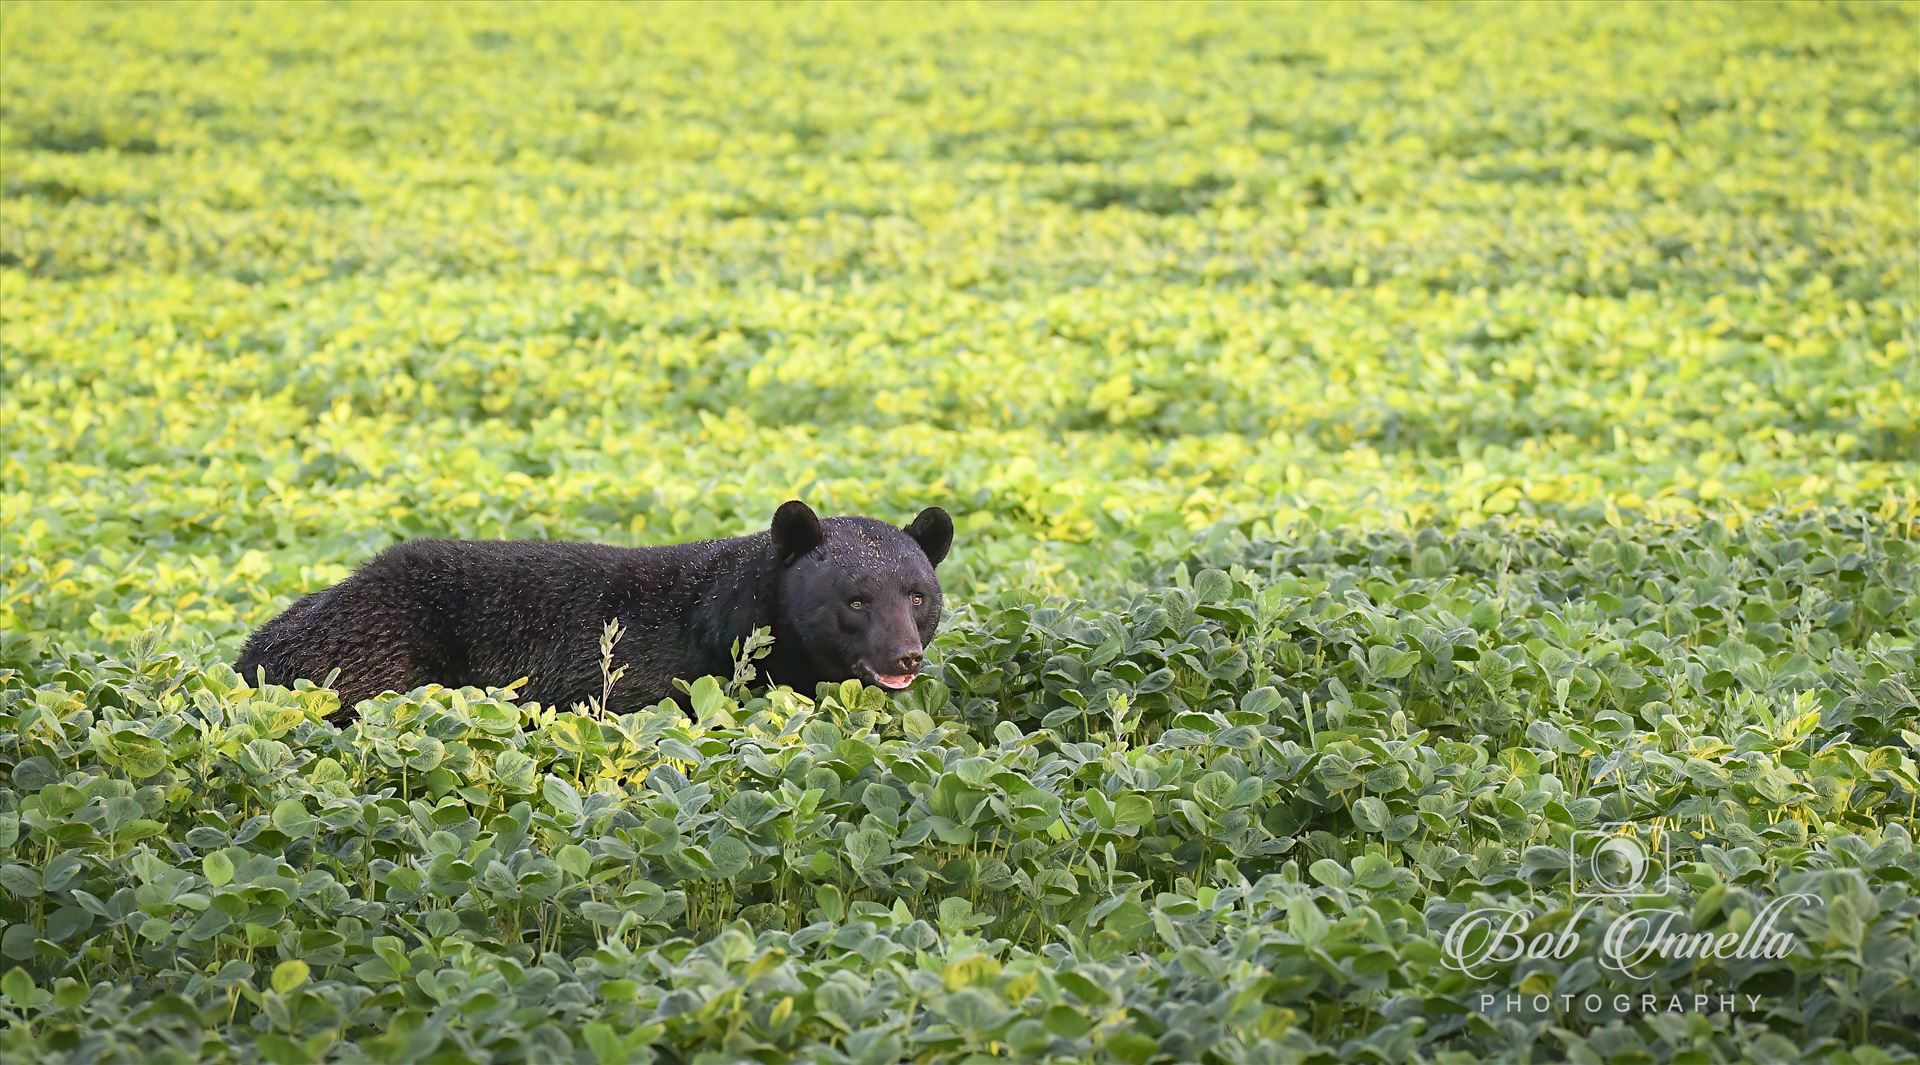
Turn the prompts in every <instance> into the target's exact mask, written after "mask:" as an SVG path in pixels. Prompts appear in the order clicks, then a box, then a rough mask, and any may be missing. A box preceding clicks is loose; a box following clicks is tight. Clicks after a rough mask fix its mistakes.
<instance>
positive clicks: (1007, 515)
mask: <svg viewBox="0 0 1920 1065" xmlns="http://www.w3.org/2000/svg"><path fill="white" fill-rule="evenodd" d="M3 10H4V16H3V17H4V52H3V54H0V60H3V61H4V89H3V90H0V153H3V157H4V170H5V174H4V186H5V188H4V191H5V204H4V213H3V214H0V264H3V265H0V298H3V299H4V323H3V325H0V343H3V345H4V369H5V385H6V395H5V401H4V402H5V408H4V410H5V421H6V443H5V460H4V461H5V492H4V497H0V516H4V519H5V538H4V543H3V545H4V548H5V560H4V563H3V564H0V576H3V577H4V581H5V584H4V588H3V589H0V624H4V626H5V628H6V629H7V630H8V631H21V630H30V631H42V632H45V631H57V632H63V633H66V634H69V636H70V637H71V638H73V639H81V640H91V639H103V640H112V639H119V638H124V637H125V636H127V635H129V634H131V633H132V632H135V631H138V630H140V629H142V628H145V627H147V626H150V625H153V624H156V623H159V622H163V621H178V622H182V623H184V624H185V625H186V626H187V627H188V629H189V630H190V631H202V632H205V633H208V634H212V635H214V636H216V637H219V638H222V639H226V640H231V639H233V638H235V637H237V636H238V635H239V634H240V633H241V632H242V631H243V630H244V629H245V628H246V627H247V626H248V625H249V624H252V623H257V622H258V621H260V620H262V619H263V618H264V617H265V616H266V614H267V613H269V612H270V602H271V601H275V600H279V599H283V598H284V597H286V596H288V595H291V594H292V593H294V592H297V591H300V590H302V589H305V588H310V587H312V586H315V585H317V584H320V583H324V582H326V581H328V580H330V579H334V578H337V577H339V576H340V575H342V574H343V573H344V572H345V571H346V569H347V568H348V567H349V566H351V565H352V564H354V563H356V562H357V561H359V560H360V559H362V558H363V557H365V556H366V555H367V554H368V553H370V552H371V551H373V550H374V549H376V548H377V547H378V546H380V545H383V544H385V543H387V542H389V541H391V540H393V539H396V538H401V537H408V536H415V535H421V534H445V535H460V536H475V537H485V536H556V537H558V536H566V537H591V538H602V539H607V540H612V541H617V542H622V543H645V542H660V541H671V540H677V539H685V538H691V537H697V536H708V535H718V534H732V533H735V532H739V531H743V530H747V529H750V528H756V527H759V526H760V525H761V524H762V523H764V521H765V520H766V518H767V515H768V514H769V513H770V512H771V510H772V508H773V506H774V505H775V504H777V503H778V502H779V501H780V500H781V499H784V498H786V497H788V496H790V495H804V496H806V497H807V498H808V499H810V500H811V501H813V502H814V503H815V504H816V505H817V506H819V507H820V508H821V509H822V510H824V511H826V512H840V513H844V512H854V511H860V512H872V513H876V514H882V515H897V516H900V517H905V516H907V515H909V514H910V513H912V512H913V510H915V509H916V508H918V507H919V506H922V505H924V504H928V503H941V504H944V505H946V506H947V507H949V508H950V509H952V510H953V511H954V512H955V513H957V514H959V515H960V516H961V517H960V521H961V529H962V534H961V535H962V539H961V544H962V550H961V551H960V552H959V553H958V554H957V555H956V565H955V572H954V575H953V576H952V577H950V578H949V582H950V584H954V585H957V586H958V588H959V589H960V590H963V591H964V590H965V589H966V588H969V587H973V586H976V585H978V584H979V583H980V582H986V583H988V584H1000V583H1004V582H1007V581H1010V580H1016V579H1036V578H1037V579H1041V580H1046V581H1053V582H1072V581H1074V580H1076V579H1077V578H1078V577H1079V576H1081V575H1082V574H1083V573H1084V572H1085V571H1086V569H1087V567H1089V566H1091V565H1096V564H1098V563H1099V562H1100V561H1101V560H1109V559H1113V558H1116V557H1124V556H1127V555H1131V554H1137V553H1142V552H1144V553H1156V552H1162V553H1164V551H1165V550H1167V549H1169V548H1170V547H1174V548H1177V547H1178V546H1179V544H1180V543H1181V542H1182V540H1183V538H1185V537H1186V536H1187V535H1188V534H1189V532H1190V531H1191V530H1194V529H1197V528H1200V527H1202V526H1206V525H1209V524H1212V523H1215V522H1220V521H1232V522H1236V523H1239V524H1241V525H1243V526H1245V527H1248V528H1257V527H1260V526H1262V525H1263V524H1265V525H1269V526H1270V525H1271V524H1272V523H1277V522H1278V523H1283V522H1286V521H1290V520H1294V519H1296V518H1299V517H1301V516H1302V515H1311V516H1312V517H1313V518H1314V519H1316V520H1318V521H1320V522H1322V523H1325V524H1334V523H1355V524H1360V525H1383V524H1401V523H1439V524H1442V525H1451V524H1456V523H1466V524H1473V523H1477V522H1479V521H1482V520H1484V519H1485V518H1487V517H1488V516H1491V515H1500V514H1517V515H1520V516H1540V515H1548V514H1554V513H1560V512H1566V511H1577V510H1583V509H1584V510H1595V511H1598V510H1603V509H1605V508H1608V507H1612V508H1614V510H1615V511H1616V512H1618V513H1621V514H1623V515H1626V519H1625V520H1631V519H1632V516H1633V515H1635V514H1636V513H1639V514H1649V515H1655V516H1680V517H1685V516H1687V515H1689V514H1691V513H1694V512H1696V511H1707V512H1715V513H1729V514H1737V513H1739V512H1741V511H1743V510H1746V509H1751V508H1761V507H1772V506H1782V505H1784V506H1789V507H1791V506H1799V505H1805V504H1843V505H1860V506H1864V507H1867V508H1869V509H1873V510H1878V511H1885V512H1888V513H1907V514H1910V513H1911V510H1912V507H1913V505H1914V502H1913V501H1914V498H1915V496H1914V488H1913V483H1914V480H1915V473H1916V466H1915V464H1914V458H1915V455H1916V453H1920V430H1916V424H1920V401H1917V400H1916V398H1915V376H1916V371H1915V363H1916V347H1917V342H1916V332H1915V330H1916V314H1917V312H1916V307H1917V306H1920V303H1917V301H1916V293H1915V274H1914V268H1915V264H1914V249H1915V247H1916V239H1917V238H1920V223H1916V217H1915V215H1916V212H1915V203H1914V190H1915V188H1916V183H1920V163H1917V162H1916V159H1917V158H1920V152H1916V141H1915V134H1914V130H1915V129H1920V101H1917V97H1916V88H1915V45H1914V42H1915V40H1916V34H1917V33H1920V26H1917V25H1916V19H1915V16H1914V9H1913V8H1912V7H1902V6H1899V5H1884V6H1871V5H1848V6H1813V5H1783V6H1763V5H1739V6H1716V7H1702V6H1691V5H1689V6H1672V7H1654V6H1648V5H1635V6H1620V7H1605V6H1599V5H1577V6H1572V7H1562V6H1554V7H1531V6H1524V7H1522V6H1507V5H1501V6H1498V7H1488V6H1482V7H1472V8H1458V7H1417V8H1412V7H1402V6H1399V5H1391V6H1388V5H1383V6H1378V7H1340V8H1328V9H1309V8H1304V7H1288V6H1260V7H1256V6H1231V5H1215V6H1206V7H1202V6H1198V5H1189V4H1181V5H1166V6H1147V5H1129V6H1124V7H1078V6H1074V7H1047V6H1040V7H1025V6H1022V7H1012V6H993V7H978V6H922V5H912V6H907V5H900V6H893V7H861V6H851V5H832V6H821V7H812V6H781V7H763V6H757V5H756V6H744V5H742V6H734V5H717V4H716V5H706V4H701V5H689V6H666V7H654V6H648V7H622V8H615V7H611V6H604V5H589V4H575V5H551V6H542V7H537V8H536V7H530V6H529V7H522V6H508V5H502V6H488V7H472V6H461V5H446V4H422V5H417V6H411V5H398V4H381V5H377V6H365V7H357V6H337V5H326V6H321V5H298V6H286V7H275V6H255V5H242V4H219V5H211V4H210V5H198V6H191V7H188V6H177V5H165V6H131V7H129V6H118V5H115V6H98V7H96V6H74V5H67V4H57V5H56V4H17V5H8V6H6V7H5V8H4V9H3ZM1089 545H1091V546H1089ZM1029 560H1032V561H1033V563H1034V565H1033V566H1029V565H1028V564H1027V563H1028V561H1029ZM88 627H91V628H92V629H93V630H97V631H95V632H94V633H93V634H92V635H82V633H83V632H84V631H85V630H86V629H87V628H88Z"/></svg>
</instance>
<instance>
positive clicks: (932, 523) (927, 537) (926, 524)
mask: <svg viewBox="0 0 1920 1065" xmlns="http://www.w3.org/2000/svg"><path fill="white" fill-rule="evenodd" d="M907 535H908V536H911V537H913V542H914V543H917V544H919V545H920V550H922V551H925V552H926V553H927V561H928V562H931V563H933V564H934V565H936V566H938V565H939V564H940V560H941V559H943V558H945V557H947V548H949V547H952V546H953V519H952V518H950V517H948V516H947V512H946V511H944V510H941V509H940V508H939V507H928V508H927V509H925V510H923V511H921V512H920V516H919V517H917V518H915V519H913V521H912V523H910V524H909V525H908V526H907Z"/></svg>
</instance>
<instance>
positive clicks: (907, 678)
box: [873, 673, 913, 691]
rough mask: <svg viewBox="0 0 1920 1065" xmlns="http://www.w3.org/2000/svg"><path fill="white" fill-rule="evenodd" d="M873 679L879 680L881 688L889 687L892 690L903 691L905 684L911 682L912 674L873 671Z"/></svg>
mask: <svg viewBox="0 0 1920 1065" xmlns="http://www.w3.org/2000/svg"><path fill="white" fill-rule="evenodd" d="M873 679H874V680H877V681H879V682H880V686H881V687H882V688H891V689H893V690H894V691H905V690H906V688H907V686H908V685H910V684H912V683H913V674H911V673H875V674H874V675H873Z"/></svg>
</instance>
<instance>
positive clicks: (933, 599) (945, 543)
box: [772, 499, 953, 691]
mask: <svg viewBox="0 0 1920 1065" xmlns="http://www.w3.org/2000/svg"><path fill="white" fill-rule="evenodd" d="M772 532H773V544H774V550H775V552H776V553H777V555H778V564H779V565H780V567H781V568H780V576H779V590H778V593H777V596H776V603H777V623H776V626H775V629H774V632H775V638H776V650H782V649H781V648H779V647H778V642H779V641H793V642H795V643H797V644H799V647H798V648H797V649H796V648H787V649H784V650H785V653H786V654H788V655H795V656H796V657H803V658H804V660H805V661H806V663H807V665H808V667H809V668H810V669H811V671H812V672H813V673H814V674H815V675H816V676H817V677H818V678H819V679H821V680H827V681H837V680H853V679H859V680H863V681H866V682H867V683H869V684H877V685H879V686H880V687H882V688H886V689H889V690H891V691H900V690H901V689H904V688H906V687H907V686H908V685H910V684H912V683H913V678H914V676H915V675H916V674H918V673H919V672H920V667H921V666H923V665H925V664H926V648H927V643H928V641H930V640H932V639H933V633H934V630H935V629H937V628H939V626H940V610H941V605H942V603H941V599H940V580H939V578H937V577H935V576H934V573H933V568H934V567H935V566H937V565H939V564H940V560H941V559H943V558H945V557H946V556H947V548H948V547H950V546H952V544H953V519H952V518H950V517H948V516H947V512H946V511H944V510H941V509H940V508H939V507H928V508H927V509H925V510H923V511H921V512H920V516H919V517H917V518H914V519H913V521H912V522H910V523H908V525H907V526H906V528H904V529H902V528H896V527H895V526H892V525H889V524H887V523H886V522H884V521H878V520H876V519H873V518H827V519H825V520H822V519H821V518H820V517H819V516H817V515H816V514H814V512H813V508H811V507H809V506H807V505H806V504H805V503H802V502H800V501H799V500H797V499H793V500H788V501H787V502H785V503H782V504H781V505H780V509H779V510H778V511H777V512H775V513H774V515H773V530H772Z"/></svg>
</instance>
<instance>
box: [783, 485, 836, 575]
mask: <svg viewBox="0 0 1920 1065" xmlns="http://www.w3.org/2000/svg"><path fill="white" fill-rule="evenodd" d="M826 538H827V534H826V533H825V532H824V531H823V530H822V529H821V528H820V517H819V515H817V514H815V513H814V512H813V508H812V507H810V506H807V505H806V504H805V503H802V502H800V501H799V500H798V499H789V500H787V501H786V502H785V503H782V504H780V509H779V510H776V511H774V512H773V545H774V546H775V547H776V548H779V550H780V561H782V562H792V561H793V560H794V559H796V558H799V557H800V556H801V555H804V554H806V553H807V552H809V551H811V550H813V549H814V548H816V547H819V546H820V542H821V541H822V540H825V539H826Z"/></svg>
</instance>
